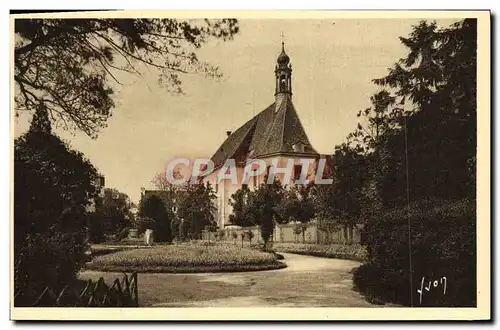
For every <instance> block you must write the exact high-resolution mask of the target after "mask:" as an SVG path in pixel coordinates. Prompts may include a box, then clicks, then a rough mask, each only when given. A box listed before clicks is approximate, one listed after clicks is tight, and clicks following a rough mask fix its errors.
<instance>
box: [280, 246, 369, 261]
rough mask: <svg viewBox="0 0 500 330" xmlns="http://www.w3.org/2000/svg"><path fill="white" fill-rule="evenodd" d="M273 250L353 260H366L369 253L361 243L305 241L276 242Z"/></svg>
mask: <svg viewBox="0 0 500 330" xmlns="http://www.w3.org/2000/svg"><path fill="white" fill-rule="evenodd" d="M273 250H274V251H276V252H278V253H291V254H298V255H305V256H312V257H320V258H329V259H342V260H352V261H358V262H362V263H364V262H366V261H367V260H368V255H367V251H366V248H365V247H364V246H362V245H360V244H351V245H342V244H331V245H318V244H304V243H275V244H274V245H273Z"/></svg>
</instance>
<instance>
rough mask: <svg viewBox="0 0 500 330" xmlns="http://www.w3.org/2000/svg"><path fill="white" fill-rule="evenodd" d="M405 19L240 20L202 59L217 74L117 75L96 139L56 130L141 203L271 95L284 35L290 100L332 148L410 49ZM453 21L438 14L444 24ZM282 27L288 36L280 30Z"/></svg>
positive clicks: (317, 139) (20, 127) (325, 147)
mask: <svg viewBox="0 0 500 330" xmlns="http://www.w3.org/2000/svg"><path fill="white" fill-rule="evenodd" d="M418 21H419V20H418V19H417V20H409V19H402V20H397V19H358V20H356V19H335V20H323V19H321V20H320V19H303V20H287V19H274V20H260V19H259V20H257V19H246V20H240V22H239V23H240V31H239V33H238V34H237V35H235V37H234V40H231V41H226V42H223V41H212V42H210V43H208V44H205V45H204V46H203V47H202V48H201V49H200V50H199V51H198V53H197V54H198V58H199V59H200V60H204V61H207V62H209V63H211V64H213V65H217V66H219V68H220V71H221V72H222V73H223V75H224V76H223V77H222V78H221V79H211V78H206V77H205V76H203V75H192V74H190V75H186V76H183V77H181V79H182V81H183V90H184V94H183V95H174V94H171V93H169V92H168V91H167V90H166V89H165V88H164V87H161V86H160V85H159V84H158V76H157V72H156V71H154V70H147V69H145V70H142V76H141V77H138V76H133V77H129V76H127V77H122V79H120V81H121V82H122V83H124V85H123V86H122V85H118V84H113V87H114V88H115V97H116V98H115V103H116V107H115V108H114V110H113V116H112V117H111V118H110V119H109V120H108V127H107V128H105V129H104V130H102V131H101V132H100V134H99V136H98V138H97V139H95V140H92V139H91V138H89V137H88V136H86V135H85V134H84V133H82V132H67V131H63V130H61V129H57V128H56V129H55V132H56V133H57V134H58V135H59V136H60V137H61V138H63V139H64V140H67V141H68V142H69V143H70V145H71V147H72V148H74V149H77V150H79V151H81V152H83V153H84V154H85V155H86V157H87V158H88V159H89V160H90V161H91V162H92V163H93V164H94V166H95V167H96V168H97V169H98V171H99V172H100V173H102V174H103V175H104V176H105V179H106V187H110V188H116V189H118V190H120V191H122V192H124V193H126V194H128V195H129V196H130V198H131V199H132V200H133V201H134V202H138V201H139V199H140V194H141V187H144V188H146V189H152V188H153V186H152V184H151V180H152V179H153V177H154V176H155V174H156V173H161V172H163V171H164V169H165V167H166V165H167V163H168V162H169V161H170V160H171V159H173V158H178V157H188V158H194V157H203V158H210V157H211V156H212V155H213V153H214V152H215V151H216V150H217V148H218V147H219V146H220V144H221V143H222V142H223V141H224V139H225V138H226V131H234V130H236V129H237V128H238V127H239V126H241V125H242V124H244V123H245V122H246V121H247V120H249V119H250V118H252V117H253V115H255V114H257V113H258V112H260V111H262V110H264V109H265V108H266V107H267V106H269V105H270V104H272V103H273V102H274V87H275V80H274V79H275V77H274V67H275V65H276V59H277V57H278V55H279V53H280V52H281V41H282V40H284V42H285V51H286V53H287V54H288V55H289V57H290V62H291V64H292V67H293V73H292V89H293V93H294V94H293V103H294V105H295V108H296V111H297V113H298V115H299V118H300V120H301V122H302V124H303V126H304V128H305V131H306V133H307V135H308V137H309V140H310V142H311V144H312V145H313V147H314V148H315V149H316V150H317V151H318V152H319V153H324V154H331V153H332V152H333V150H334V147H335V145H337V144H340V143H342V142H343V141H344V139H345V137H346V136H347V135H348V134H349V133H350V132H352V131H353V130H354V128H355V127H356V123H357V117H356V113H357V112H358V110H362V109H365V108H367V107H369V106H370V96H371V95H373V94H374V93H376V92H377V91H379V90H380V87H378V86H375V85H374V84H373V83H372V82H371V80H372V79H374V78H379V77H383V76H385V75H386V74H387V69H388V68H389V67H391V66H393V64H394V63H395V62H396V61H397V60H398V59H399V58H401V57H404V56H405V54H406V52H407V51H406V49H405V48H404V47H403V45H402V44H401V43H400V41H399V39H398V37H400V36H407V35H408V34H409V32H410V31H411V26H412V25H415V24H417V23H418ZM454 21H455V20H449V19H447V20H437V22H438V25H440V26H448V25H450V24H452V23H453V22H454ZM282 34H283V35H284V37H282ZM30 120H31V115H28V114H21V115H20V116H19V118H17V119H16V121H15V126H14V135H15V136H19V135H20V134H22V133H23V132H25V131H26V130H27V129H28V127H29V122H30Z"/></svg>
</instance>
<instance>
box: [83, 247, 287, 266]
mask: <svg viewBox="0 0 500 330" xmlns="http://www.w3.org/2000/svg"><path fill="white" fill-rule="evenodd" d="M284 267H286V265H285V264H283V263H281V262H279V261H278V260H277V259H276V257H275V256H274V255H273V254H271V253H264V252H260V251H256V250H252V249H242V248H239V247H236V246H219V245H214V246H200V245H194V244H179V245H177V244H176V245H164V246H159V247H151V248H141V249H128V250H122V251H118V252H115V253H110V254H106V255H101V256H96V257H95V258H93V260H92V261H90V262H88V263H87V264H86V265H85V268H87V269H92V270H100V271H108V272H131V271H137V272H149V273H197V272H229V271H230V272H235V271H254V270H268V269H278V268H284Z"/></svg>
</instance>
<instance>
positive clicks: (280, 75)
mask: <svg viewBox="0 0 500 330" xmlns="http://www.w3.org/2000/svg"><path fill="white" fill-rule="evenodd" d="M281 37H282V38H284V35H283V32H281ZM276 62H277V63H276V69H275V70H274V74H275V77H276V91H275V93H274V95H275V96H276V106H277V107H279V105H280V104H281V101H282V100H283V99H284V98H285V96H286V95H289V96H291V95H292V65H291V64H290V57H288V55H287V54H286V53H285V41H283V40H282V41H281V53H280V54H279V56H278V59H277V61H276Z"/></svg>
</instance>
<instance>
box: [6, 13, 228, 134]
mask: <svg viewBox="0 0 500 330" xmlns="http://www.w3.org/2000/svg"><path fill="white" fill-rule="evenodd" d="M14 32H15V35H16V39H15V41H16V45H15V51H14V81H15V84H16V90H15V93H16V94H15V107H16V111H32V110H34V109H36V107H38V106H39V105H41V104H43V105H44V106H45V107H47V109H48V112H49V114H50V118H51V119H52V120H54V121H57V122H59V123H61V124H62V127H63V128H64V129H68V128H77V129H79V130H82V131H83V132H85V133H86V134H87V135H89V136H91V137H96V136H97V132H98V131H99V130H100V129H101V128H103V127H105V126H106V120H107V119H108V118H109V117H110V116H111V114H112V113H111V109H112V108H113V107H114V101H113V87H112V83H111V82H113V83H117V84H121V82H120V75H121V74H133V75H139V76H140V75H141V70H140V69H141V67H146V68H148V69H154V70H156V71H157V72H158V73H159V83H160V84H161V85H163V86H166V87H168V88H169V90H170V91H172V92H182V89H181V78H180V76H181V75H183V74H187V73H193V72H197V73H204V74H205V75H207V76H211V77H219V76H220V72H219V70H218V68H217V67H216V66H213V65H210V64H207V63H205V62H202V61H200V60H199V59H198V57H197V56H196V53H195V51H196V50H197V49H198V48H200V47H201V46H202V45H203V44H205V43H206V42H207V41H209V40H210V39H220V40H229V39H232V38H233V36H234V34H235V33H237V32H238V22H237V21H236V20H235V19H221V20H199V21H179V20H175V19H168V18H165V19H150V18H144V19H16V20H15V22H14Z"/></svg>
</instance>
